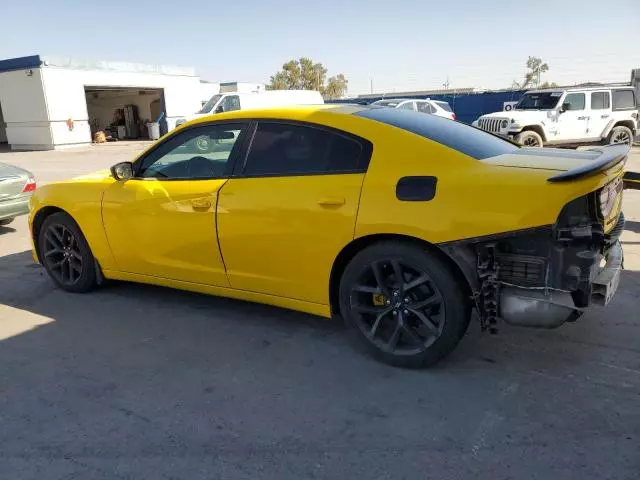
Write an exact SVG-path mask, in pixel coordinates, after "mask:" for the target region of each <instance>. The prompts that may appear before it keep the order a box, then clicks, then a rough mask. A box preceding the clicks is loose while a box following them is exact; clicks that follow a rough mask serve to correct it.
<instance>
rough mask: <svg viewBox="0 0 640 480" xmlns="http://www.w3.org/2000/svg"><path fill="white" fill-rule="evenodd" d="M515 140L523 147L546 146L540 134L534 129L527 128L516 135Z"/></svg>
mask: <svg viewBox="0 0 640 480" xmlns="http://www.w3.org/2000/svg"><path fill="white" fill-rule="evenodd" d="M515 140H516V143H517V144H518V145H522V146H523V147H530V148H539V147H543V146H544V142H543V141H542V137H541V136H540V134H539V133H537V132H534V131H533V130H525V131H524V132H522V133H519V134H518V135H516V138H515Z"/></svg>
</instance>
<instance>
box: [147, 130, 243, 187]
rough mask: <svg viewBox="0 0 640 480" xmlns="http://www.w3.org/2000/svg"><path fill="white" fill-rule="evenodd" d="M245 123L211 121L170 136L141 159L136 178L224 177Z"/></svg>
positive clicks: (228, 169)
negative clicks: (214, 122) (217, 122)
mask: <svg viewBox="0 0 640 480" xmlns="http://www.w3.org/2000/svg"><path fill="white" fill-rule="evenodd" d="M245 129H246V125H245V124H241V123H231V124H224V125H223V124H211V125H203V126H199V127H193V128H189V129H187V130H185V131H183V132H180V133H178V134H176V135H174V136H173V137H170V138H169V139H168V140H166V141H165V142H163V143H161V144H160V145H159V146H158V147H157V148H155V149H154V150H152V151H151V152H150V153H149V154H148V155H147V156H145V157H144V158H142V159H141V160H139V161H138V162H136V163H137V165H136V167H137V168H136V170H137V171H136V177H138V178H157V179H161V180H194V179H203V178H221V177H226V176H229V175H230V174H231V171H232V169H233V165H232V164H231V160H232V159H233V157H234V155H236V152H237V150H238V149H239V147H240V144H241V142H239V141H238V139H239V138H240V136H241V134H242V133H243V131H244V130H245Z"/></svg>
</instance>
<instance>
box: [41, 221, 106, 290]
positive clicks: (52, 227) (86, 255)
mask: <svg viewBox="0 0 640 480" xmlns="http://www.w3.org/2000/svg"><path fill="white" fill-rule="evenodd" d="M38 251H39V257H40V261H41V263H42V265H43V266H44V268H45V270H46V271H47V273H48V274H49V276H50V277H51V279H52V280H53V282H54V283H55V284H56V285H57V286H58V287H60V288H61V289H63V290H66V291H67V292H73V293H84V292H88V291H90V290H92V289H93V288H94V287H95V286H96V284H97V280H96V261H95V258H94V257H93V253H91V248H89V244H88V243H87V240H86V239H85V238H84V235H83V234H82V231H81V230H80V227H79V226H78V224H77V223H76V222H75V220H73V218H71V217H70V216H69V215H68V214H66V213H64V212H58V213H54V214H52V215H49V216H48V217H47V218H46V219H45V220H44V222H43V223H42V227H41V228H40V233H39V235H38Z"/></svg>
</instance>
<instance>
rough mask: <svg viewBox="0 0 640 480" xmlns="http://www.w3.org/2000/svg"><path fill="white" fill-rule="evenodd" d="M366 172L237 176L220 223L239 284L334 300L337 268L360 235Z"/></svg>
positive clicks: (227, 190) (226, 193)
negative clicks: (339, 258) (340, 256)
mask: <svg viewBox="0 0 640 480" xmlns="http://www.w3.org/2000/svg"><path fill="white" fill-rule="evenodd" d="M363 177H364V174H358V173H352V174H337V175H308V176H306V175H300V176H288V177H287V176H285V177H272V178H269V177H259V178H232V179H231V180H229V182H228V183H227V184H226V185H225V186H224V187H223V188H222V190H221V191H220V197H219V203H218V219H217V222H218V235H219V237H218V239H219V242H220V250H221V251H222V255H223V258H224V261H225V265H226V267H227V274H228V276H229V282H230V284H231V286H232V287H233V288H237V289H240V290H246V291H253V292H261V293H265V294H269V295H276V296H281V297H289V298H294V299H299V300H304V301H307V302H314V303H321V304H325V305H328V303H329V298H328V294H329V292H328V289H327V285H328V283H329V276H330V274H331V267H332V264H333V261H334V260H335V258H336V257H337V256H338V253H339V252H340V250H342V248H343V247H344V246H345V245H347V244H348V243H349V242H351V241H352V240H353V231H354V227H355V223H356V214H357V211H358V203H359V198H360V189H361V187H362V180H363Z"/></svg>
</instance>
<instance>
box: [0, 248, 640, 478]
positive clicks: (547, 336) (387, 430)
mask: <svg viewBox="0 0 640 480" xmlns="http://www.w3.org/2000/svg"><path fill="white" fill-rule="evenodd" d="M624 276H625V277H624V279H623V282H622V283H623V285H622V287H621V290H622V293H623V295H620V296H619V298H616V299H615V300H614V303H613V304H612V305H611V307H610V309H609V312H610V313H609V314H607V315H603V314H595V315H591V316H589V317H588V318H585V320H584V322H577V323H575V324H572V325H567V326H565V327H564V329H560V330H555V331H539V330H526V329H513V328H508V327H504V326H501V328H500V334H499V335H495V336H490V335H480V334H479V332H478V330H479V329H478V325H477V322H476V321H475V319H474V320H472V322H473V323H472V325H471V326H470V329H469V332H468V333H467V335H466V336H465V338H464V339H463V340H462V342H461V344H460V346H459V348H458V349H457V350H456V351H455V352H454V353H453V354H452V355H451V356H450V357H448V358H447V359H446V360H445V361H443V362H441V363H440V364H439V365H438V366H437V367H435V368H433V369H430V370H427V371H407V370H400V369H394V368H391V367H387V366H385V365H382V364H379V363H377V362H375V361H373V360H371V359H370V358H368V357H366V356H365V355H363V354H362V353H358V352H356V351H354V348H352V344H351V342H349V341H348V340H347V338H348V337H347V335H345V334H346V333H347V332H346V331H345V328H344V327H343V326H342V325H341V323H340V322H339V321H326V320H324V319H320V318H317V317H313V316H309V315H304V314H299V313H296V312H292V311H288V310H283V309H278V308H273V307H268V306H262V305H257V304H252V303H247V302H241V301H235V300H229V299H224V298H217V297H210V296H205V295H199V294H192V293H188V292H180V291H175V290H169V289H165V288H161V287H153V286H146V285H137V284H127V283H113V284H111V285H108V286H106V287H104V288H100V289H98V290H97V291H95V292H93V293H91V294H84V295H74V294H68V293H65V292H62V291H60V290H58V289H56V288H54V287H53V285H52V283H51V282H50V281H49V279H48V278H47V277H46V276H45V274H44V272H43V270H42V269H41V268H40V267H38V266H35V265H34V264H33V262H32V259H31V253H30V252H28V251H25V252H21V253H17V254H12V255H6V256H4V257H0V318H1V319H2V322H0V323H1V324H2V327H1V330H0V332H2V335H1V336H0V378H2V382H0V405H2V424H3V428H2V429H0V444H1V445H3V449H2V450H3V458H5V459H9V462H8V464H7V467H6V468H7V469H8V470H7V472H8V473H13V475H12V477H13V478H26V476H25V472H27V471H30V470H29V469H31V470H33V469H36V470H37V472H36V473H34V475H33V476H32V477H30V478H62V477H65V476H66V475H68V476H69V478H71V477H73V476H77V475H79V477H80V478H83V477H84V478H115V477H118V478H150V477H149V476H148V474H149V472H155V473H157V471H158V470H159V469H160V470H161V471H162V472H163V473H164V474H166V475H168V474H171V475H172V478H204V477H202V475H201V473H202V472H203V471H209V472H219V471H222V470H221V469H224V471H226V472H229V471H231V472H232V473H234V474H236V475H238V478H240V477H242V478H255V477H259V478H310V477H312V476H314V472H316V473H317V471H316V469H317V468H319V467H318V466H322V472H323V474H326V478H346V477H348V476H351V475H350V474H345V472H344V471H340V470H335V469H336V468H347V469H350V471H352V472H353V471H359V472H365V473H366V474H367V475H366V476H368V477H371V478H373V477H375V476H376V475H377V474H379V473H380V472H382V471H387V469H389V470H391V471H394V472H395V473H397V472H404V474H403V476H404V477H405V478H409V477H411V472H413V473H415V472H416V471H422V469H421V468H422V467H423V466H424V464H423V462H424V452H427V451H428V452H429V465H430V466H431V467H433V466H435V465H439V466H440V468H444V469H449V468H450V465H451V461H452V460H451V459H452V458H454V457H455V459H456V460H455V461H456V465H457V466H456V468H457V469H458V470H459V471H462V472H463V473H462V474H461V475H462V476H461V477H460V478H465V477H469V476H472V473H473V471H475V469H476V468H477V467H478V465H479V463H480V462H482V461H485V462H488V463H486V464H490V465H494V467H492V468H493V469H494V472H495V471H497V470H496V468H497V469H498V470H500V469H501V468H504V469H505V470H504V471H503V473H505V472H507V473H509V474H510V475H513V474H514V470H513V469H514V468H515V469H516V470H517V472H516V473H515V475H516V477H517V476H518V472H520V473H521V474H522V478H525V477H526V476H527V475H526V473H527V472H528V471H529V470H528V469H529V468H533V466H531V465H528V464H526V462H523V463H518V465H517V466H515V467H514V466H512V464H511V463H510V462H509V458H512V456H513V455H516V454H517V452H518V451H520V450H518V449H521V448H523V447H522V446H523V445H529V443H530V442H531V440H530V436H531V435H532V433H531V432H536V431H537V430H538V427H537V425H538V422H539V420H538V419H539V418H546V419H547V420H548V423H547V424H545V425H547V426H546V427H545V430H544V431H543V432H540V431H538V432H537V433H535V435H536V438H537V440H536V441H539V442H542V443H541V444H546V443H545V442H548V444H549V445H555V446H554V452H560V451H562V449H565V450H566V451H567V452H569V451H573V450H575V449H576V448H579V447H580V446H584V445H587V446H586V447H584V448H589V449H591V447H593V449H594V450H597V449H596V448H595V446H596V445H599V443H598V442H601V441H602V438H601V436H602V435H605V437H607V436H608V437H611V438H609V440H607V441H610V442H613V441H617V438H618V436H619V435H621V433H620V432H626V431H627V430H628V429H629V427H628V424H627V423H625V421H624V420H623V417H621V416H620V415H618V416H615V415H613V414H612V413H611V412H612V410H611V409H610V408H608V407H606V408H604V409H603V410H602V408H603V407H601V405H609V404H611V405H616V408H615V411H616V412H620V411H623V412H624V411H627V410H628V409H629V402H630V400H629V398H630V397H629V395H631V393H629V392H630V391H636V392H637V391H638V389H640V379H638V378H636V377H633V376H630V374H629V371H630V369H632V368H637V365H638V364H639V362H638V359H639V353H638V346H637V345H638V342H637V326H638V325H637V324H638V320H637V319H634V318H632V317H633V316H630V314H629V313H627V314H626V315H625V314H624V312H623V310H626V311H627V312H632V311H634V309H635V308H636V305H637V292H638V289H639V288H640V272H625V273H624ZM630 281H633V282H635V283H634V284H633V285H631V284H630V283H629V282H630ZM634 329H635V330H634ZM634 335H635V337H634ZM603 365H605V366H603ZM606 365H611V366H606ZM633 365H636V367H633ZM636 373H637V372H636ZM636 380H637V381H636ZM622 382H625V383H624V385H631V386H630V387H625V386H624V385H623V386H621V385H622ZM633 382H636V383H633ZM620 395H622V396H620ZM634 398H635V400H634V403H633V405H634V406H635V405H637V404H636V403H635V402H636V401H637V397H634ZM587 399H588V400H587ZM584 402H587V403H584ZM625 402H626V403H625ZM554 405H555V406H554ZM560 405H562V406H563V407H562V408H564V409H567V408H570V410H571V412H573V413H571V414H570V415H565V414H563V415H559V414H558V412H560V411H562V408H560ZM634 408H635V407H634ZM577 411H579V412H583V413H580V414H579V415H578V414H576V413H575V412H577ZM523 412H524V413H523ZM576 415H577V416H576ZM583 417H584V418H583ZM504 418H509V419H510V420H509V422H503V421H502V420H501V419H504ZM594 418H596V419H599V420H598V421H600V422H601V423H602V425H607V427H606V428H604V427H603V428H604V433H603V432H602V431H601V430H598V435H597V437H598V438H597V439H594V440H589V439H590V438H591V437H587V440H585V439H584V438H583V436H582V435H577V434H576V433H575V432H576V431H578V430H579V429H580V428H582V427H580V425H583V424H585V422H587V419H589V422H593V419H594ZM566 432H569V433H566ZM574 437H575V438H578V440H577V441H578V442H579V444H576V443H575V442H576V440H574ZM504 438H509V439H510V440H509V441H510V442H516V445H515V446H514V447H513V448H511V447H509V446H508V445H506V444H504V445H499V448H497V447H496V448H495V449H493V448H491V449H490V450H491V453H490V454H489V453H488V452H487V455H486V457H483V456H482V454H483V452H482V450H483V449H485V450H486V449H487V448H488V447H487V446H488V445H489V444H490V443H491V442H493V443H496V442H497V443H498V444H501V442H503V440H501V439H504ZM585 441H586V442H587V443H586V444H585ZM389 442H392V443H393V445H394V452H396V453H393V455H392V454H391V453H389V454H387V453H385V452H387V451H388V449H389ZM589 442H590V443H589ZM594 442H595V443H594ZM630 443H632V442H627V444H624V445H619V448H621V449H622V450H624V451H626V450H627V449H628V448H630V447H629V446H628V444H630ZM354 445H359V447H358V448H356V449H355V450H353V446H354ZM416 449H417V450H416ZM514 449H515V450H514ZM558 449H560V450H558ZM371 452H377V453H375V455H374V454H372V453H371ZM497 452H505V453H504V455H503V456H502V457H501V460H500V461H499V462H497V463H496V457H495V456H496V454H497ZM363 455H365V457H366V461H364V463H363V464H360V463H359V462H361V461H362V458H364V457H362V456H363ZM543 456H544V455H543ZM483 458H485V459H486V460H483ZM519 458H521V457H519ZM562 458H564V457H562V456H560V457H557V456H556V457H554V460H553V461H551V462H550V463H549V465H552V466H551V467H549V468H551V469H552V470H553V469H556V468H560V469H561V470H562V471H563V472H565V473H566V472H569V471H571V469H570V468H569V466H563V465H564V464H563V463H562V462H563V461H564V460H561V459H562ZM607 458H608V457H607ZM620 458H623V459H624V458H629V459H632V458H633V454H632V453H628V455H627V456H624V455H622V454H621V456H620ZM338 459H340V460H339V461H338ZM345 459H346V460H345ZM559 459H560V460H559ZM345 461H346V464H345ZM602 462H603V464H604V462H605V460H602ZM629 462H632V460H629ZM629 462H627V463H625V461H624V460H621V461H620V462H618V464H617V465H616V468H617V469H619V471H622V469H626V468H627V467H628V466H629V465H630V463H629ZM607 464H608V460H607ZM628 464H629V465H628ZM265 465H269V468H270V472H272V474H270V475H266V474H265V472H264V471H263V470H262V469H264V468H265ZM495 465H511V466H509V467H508V468H507V467H500V466H497V467H496V466H495ZM421 466H422V467H421ZM3 468H4V467H3ZM196 468H197V469H198V470H197V472H199V473H196V470H195V469H196ZM535 468H538V467H537V464H536V467H535ZM38 469H44V470H38ZM190 469H194V470H190ZM207 469H209V470H207ZM363 469H364V470H363ZM518 469H520V470H518ZM564 469H566V470H564ZM41 471H46V472H48V473H47V475H50V477H47V476H46V475H44V476H43V475H42V474H41V473H38V472H41ZM247 471H249V472H253V474H252V475H249V476H247V475H246V473H247ZM443 471H444V470H443ZM257 472H260V473H257ZM273 472H275V473H273ZM376 472H377V473H376ZM116 474H117V475H116ZM578 474H580V475H582V477H580V476H576V477H575V478H583V477H584V476H585V475H586V472H585V471H584V470H580V469H578V471H577V473H576V475H578ZM394 475H395V474H394ZM505 475H506V473H505ZM214 476H215V475H214ZM232 476H233V475H232ZM560 476H561V477H562V478H570V476H567V475H564V476H563V475H560ZM619 478H622V477H619Z"/></svg>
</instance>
